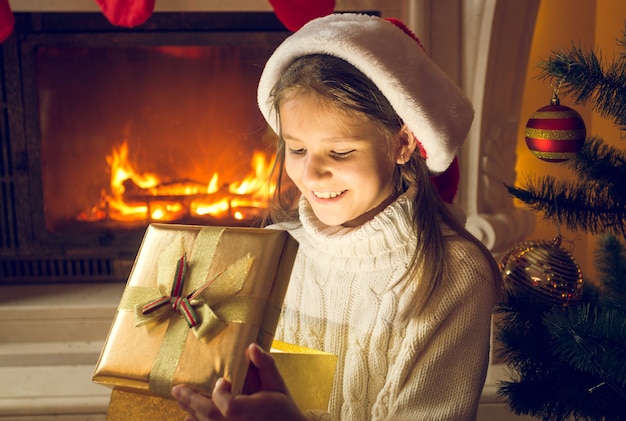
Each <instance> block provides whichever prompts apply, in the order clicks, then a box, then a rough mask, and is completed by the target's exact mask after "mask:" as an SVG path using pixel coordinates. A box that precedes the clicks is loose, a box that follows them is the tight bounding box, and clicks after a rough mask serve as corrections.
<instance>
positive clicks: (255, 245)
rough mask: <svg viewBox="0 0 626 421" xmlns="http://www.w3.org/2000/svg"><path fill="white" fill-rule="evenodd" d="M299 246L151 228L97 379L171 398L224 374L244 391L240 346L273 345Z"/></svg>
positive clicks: (244, 235) (232, 233) (208, 386)
mask: <svg viewBox="0 0 626 421" xmlns="http://www.w3.org/2000/svg"><path fill="white" fill-rule="evenodd" d="M296 251H297V242H296V241H295V240H294V239H293V238H292V237H291V236H290V235H289V234H288V233H287V232H286V231H280V230H270V229H259V228H231V227H227V228H226V227H202V226H192V225H173V224H151V225H149V227H148V228H147V230H146V233H145V235H144V238H143V241H142V243H141V247H140V249H139V252H138V254H137V258H136V259H135V262H134V265H133V269H132V271H131V274H130V276H129V279H128V282H127V284H126V287H125V289H124V292H123V295H122V298H121V301H120V304H119V306H118V311H117V313H116V315H115V317H114V320H113V323H112V325H111V329H110V331H109V334H108V336H107V339H106V341H105V344H104V347H103V349H102V352H101V355H100V358H99V360H98V363H97V364H96V367H95V370H94V374H93V381H94V382H96V383H100V384H103V385H106V386H109V387H112V388H114V389H116V390H118V391H126V392H132V393H138V392H139V393H144V394H149V395H153V396H161V397H165V398H171V395H170V393H171V388H172V386H174V385H175V384H180V383H184V384H188V385H190V386H192V387H195V388H197V389H198V390H202V391H206V392H207V393H210V392H211V390H213V387H214V385H215V382H216V381H217V379H218V378H220V377H224V378H226V379H227V380H229V381H230V382H231V384H232V391H233V393H235V394H237V393H240V392H241V389H242V386H243V382H244V380H245V375H246V372H247V370H248V361H247V359H246V357H245V348H246V347H247V346H248V345H249V344H250V343H252V342H256V343H258V344H259V345H260V346H261V347H262V348H263V349H266V350H269V349H270V346H271V344H272V339H273V336H274V329H275V327H276V324H277V322H278V317H279V316H280V310H281V306H282V302H283V299H284V296H285V292H286V288H287V284H288V282H289V277H290V274H291V269H292V267H293V261H294V259H295V255H296ZM116 393H117V392H116Z"/></svg>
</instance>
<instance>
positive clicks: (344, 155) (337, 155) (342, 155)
mask: <svg viewBox="0 0 626 421" xmlns="http://www.w3.org/2000/svg"><path fill="white" fill-rule="evenodd" d="M352 152H354V150H350V151H346V152H337V151H331V152H330V154H331V155H332V156H334V157H335V158H339V159H342V158H347V157H348V156H350V155H351V154H352Z"/></svg>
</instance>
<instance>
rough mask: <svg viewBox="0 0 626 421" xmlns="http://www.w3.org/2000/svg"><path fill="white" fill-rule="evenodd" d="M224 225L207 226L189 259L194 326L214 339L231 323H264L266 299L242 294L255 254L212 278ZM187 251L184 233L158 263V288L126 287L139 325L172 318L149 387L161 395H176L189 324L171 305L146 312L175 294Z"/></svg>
mask: <svg viewBox="0 0 626 421" xmlns="http://www.w3.org/2000/svg"><path fill="white" fill-rule="evenodd" d="M224 230H225V228H223V227H203V228H202V229H201V230H200V232H199V233H198V236H197V237H196V241H195V244H194V247H193V250H192V252H191V257H190V258H189V269H188V273H187V275H186V280H185V285H184V290H183V293H182V294H181V295H184V296H187V297H188V298H189V301H190V302H191V304H192V306H193V307H194V309H195V310H196V313H197V315H198V317H199V319H200V323H199V324H198V325H197V326H195V327H193V328H192V329H193V331H194V334H195V336H196V338H198V339H202V340H204V341H210V340H211V339H212V338H213V337H214V336H215V335H217V334H218V333H219V332H220V331H221V330H222V329H224V328H225V327H226V326H227V324H228V323H257V324H259V326H260V327H262V326H261V325H262V322H261V319H262V318H263V313H264V311H265V307H266V304H267V303H266V301H265V300H263V299H261V298H255V297H247V296H236V295H235V294H237V293H238V292H239V291H241V289H242V288H243V285H244V283H245V281H246V278H247V276H248V273H249V270H250V267H251V265H252V262H253V257H252V256H250V254H249V253H248V254H247V255H246V256H244V257H242V258H240V259H238V260H237V261H236V262H235V263H233V264H232V265H230V266H228V267H227V268H226V269H225V270H224V271H222V272H221V273H219V274H218V275H217V276H215V277H212V278H211V279H209V280H207V279H206V278H207V276H208V273H209V269H210V267H211V264H212V262H213V257H214V255H215V251H216V249H217V245H218V243H219V239H220V237H221V235H222V233H223V232H224ZM184 253H185V250H184V246H183V242H182V238H180V237H179V238H178V241H174V242H172V243H171V244H170V246H168V247H167V249H166V250H165V251H164V252H163V253H162V254H161V255H160V256H159V259H158V262H157V265H158V266H157V268H158V271H157V287H156V288H154V287H135V286H129V287H127V288H125V290H124V294H123V296H122V299H121V302H120V305H119V307H118V309H119V310H125V311H133V312H134V314H135V322H136V324H135V325H136V326H143V325H148V326H149V325H150V324H154V323H162V322H165V321H168V320H169V323H168V327H167V329H166V332H165V336H164V338H163V342H162V344H161V347H160V349H159V353H158V355H157V357H156V360H155V363H154V366H153V367H152V370H151V372H150V375H149V387H150V390H151V391H152V392H153V393H156V394H158V395H160V396H167V397H169V396H170V390H171V388H172V379H173V376H174V373H175V371H176V368H177V366H178V361H179V359H180V356H181V354H182V352H183V348H184V345H185V340H186V338H187V335H188V332H189V326H188V325H187V322H186V321H185V319H184V318H183V317H181V316H180V314H179V313H177V312H173V311H171V307H170V306H163V308H162V309H159V310H157V311H154V312H153V313H150V314H147V315H144V314H143V313H142V308H143V306H144V305H145V304H146V303H148V302H151V301H153V300H155V299H158V298H160V297H162V296H166V295H169V293H170V291H171V288H172V281H173V279H174V273H175V271H176V262H177V261H178V260H179V259H180V257H181V256H183V255H184Z"/></svg>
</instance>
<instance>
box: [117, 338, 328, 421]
mask: <svg viewBox="0 0 626 421" xmlns="http://www.w3.org/2000/svg"><path fill="white" fill-rule="evenodd" d="M271 353H272V356H273V357H274V360H275V361H276V366H277V367H278V371H280V373H281V375H282V376H283V379H284V380H285V384H286V385H287V388H288V389H289V392H290V393H291V396H292V397H293V399H294V401H295V402H296V404H297V405H298V407H299V408H300V409H302V410H307V409H308V410H322V411H324V410H326V409H327V408H328V400H329V398H330V392H331V388H332V383H333V378H334V373H335V366H336V363H337V356H336V355H333V354H328V353H325V352H321V351H317V350H313V349H309V348H305V347H300V346H297V345H293V344H287V343H284V342H280V341H274V342H273V343H272V349H271ZM157 419H158V420H183V419H185V412H184V411H183V410H181V409H180V408H179V407H178V403H177V401H173V400H170V399H164V398H162V397H159V396H149V395H146V394H143V393H135V392H130V391H126V390H117V389H114V390H113V392H112V394H111V401H110V402H109V408H108V411H107V421H127V420H133V421H153V420H157Z"/></svg>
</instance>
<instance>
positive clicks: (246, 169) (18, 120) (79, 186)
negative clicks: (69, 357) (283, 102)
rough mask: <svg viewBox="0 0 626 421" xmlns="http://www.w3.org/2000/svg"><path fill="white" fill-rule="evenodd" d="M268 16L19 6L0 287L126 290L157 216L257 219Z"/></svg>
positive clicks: (273, 36)
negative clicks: (135, 16)
mask: <svg viewBox="0 0 626 421" xmlns="http://www.w3.org/2000/svg"><path fill="white" fill-rule="evenodd" d="M287 35H288V32H287V31H286V30H285V29H284V27H283V26H282V25H281V24H280V23H279V22H278V20H277V19H276V18H275V16H274V15H273V13H269V12H248V13H155V14H154V15H153V16H152V17H151V19H150V20H149V21H148V23H146V24H145V25H143V26H141V27H138V28H135V29H132V30H131V29H124V28H117V27H112V26H111V25H110V24H109V23H108V22H107V21H106V20H105V18H104V17H103V16H102V15H101V14H99V13H18V14H16V29H15V32H14V35H13V36H12V37H11V38H9V39H8V40H7V41H6V42H5V43H4V44H3V45H2V61H3V63H2V64H3V72H2V75H3V79H2V91H3V92H2V95H3V101H4V103H5V104H6V106H5V107H4V109H3V114H2V119H3V124H2V127H3V131H2V138H1V143H0V283H42V282H43V283H50V282H95V281H97V282H103V281H123V280H125V279H126V277H127V276H128V273H129V270H130V267H131V265H132V262H133V260H134V257H135V254H136V252H137V249H138V247H139V244H140V242H141V238H142V235H143V232H144V230H145V227H146V226H147V224H148V223H150V222H171V223H192V224H210V225H231V226H232V225H244V226H251V225H254V224H255V223H256V222H258V220H259V215H260V213H261V212H262V210H263V209H264V207H265V205H266V201H267V197H268V194H269V191H270V190H271V188H272V186H270V185H268V183H267V176H268V173H269V169H270V168H271V165H272V160H273V156H272V153H271V145H272V144H273V142H274V137H273V136H274V135H273V134H272V133H271V130H269V129H268V127H267V125H266V124H265V122H264V120H263V118H262V116H261V114H260V112H259V111H258V109H257V105H256V83H257V81H258V78H259V75H260V72H261V69H262V66H263V63H264V62H265V61H266V59H267V58H268V57H269V55H270V54H271V52H272V51H273V49H274V48H275V47H276V46H277V45H278V44H279V43H280V41H282V40H283V39H284V38H285V37H286V36H287Z"/></svg>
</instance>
